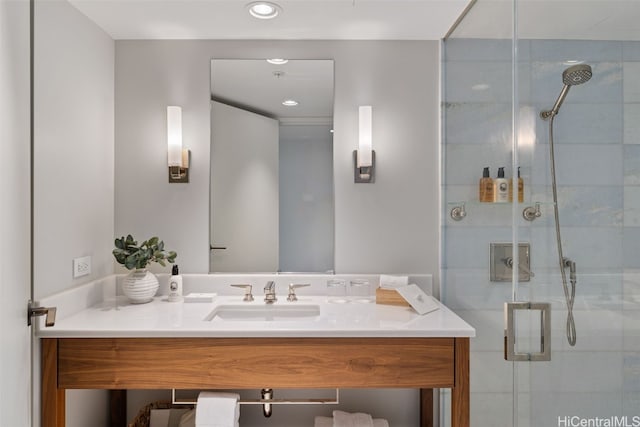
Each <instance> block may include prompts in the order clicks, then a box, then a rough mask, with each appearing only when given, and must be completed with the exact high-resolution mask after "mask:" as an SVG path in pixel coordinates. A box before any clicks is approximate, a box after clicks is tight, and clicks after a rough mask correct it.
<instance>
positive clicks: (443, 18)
mask: <svg viewBox="0 0 640 427" xmlns="http://www.w3.org/2000/svg"><path fill="white" fill-rule="evenodd" d="M69 1H70V2H71V4H73V5H74V6H75V7H76V8H77V9H79V10H80V11H81V12H82V13H84V14H85V15H86V16H87V17H89V18H90V19H91V20H93V21H94V22H95V23H96V24H98V25H99V26H100V27H101V28H103V29H104V30H105V31H106V32H107V33H108V34H109V35H110V36H111V37H112V38H113V39H116V40H120V39H223V40H224V39H226V40H243V39H244V40H252V39H272V40H275V39H279V40H291V39H296V40H337V39H346V40H348V39H351V40H383V39H388V40H439V39H441V38H443V37H444V36H445V35H446V34H447V32H448V31H449V29H450V28H451V27H452V25H453V24H454V22H455V21H456V20H457V19H458V17H459V16H460V15H461V14H462V13H463V11H464V9H465V8H466V7H467V5H468V4H469V3H470V2H471V0H272V1H274V2H275V3H277V4H279V5H280V6H281V7H282V9H283V12H282V13H281V15H280V16H278V17H277V18H276V19H273V20H260V19H255V18H252V17H251V16H250V15H249V14H248V12H247V8H246V5H247V3H249V2H251V1H252V0H69ZM512 3H513V0H478V1H477V3H476V4H475V6H474V7H473V8H471V11H470V13H469V14H468V15H467V17H466V18H465V19H464V21H463V22H462V24H461V25H460V26H459V27H458V28H457V30H456V31H455V32H454V33H453V35H452V36H453V37H471V38H510V37H511V34H512V32H513V27H512V24H511V15H512V9H513V7H512ZM517 8H518V36H519V37H521V38H532V39H591V40H640V25H638V20H639V19H640V0H518V2H517Z"/></svg>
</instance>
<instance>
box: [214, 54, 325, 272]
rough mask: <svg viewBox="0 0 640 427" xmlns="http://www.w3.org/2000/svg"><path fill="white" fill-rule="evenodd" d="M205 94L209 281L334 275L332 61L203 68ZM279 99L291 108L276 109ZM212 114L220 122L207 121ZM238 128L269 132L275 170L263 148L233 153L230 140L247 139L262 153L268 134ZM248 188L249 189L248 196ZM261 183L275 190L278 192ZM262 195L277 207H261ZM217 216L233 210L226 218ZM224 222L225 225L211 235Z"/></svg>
mask: <svg viewBox="0 0 640 427" xmlns="http://www.w3.org/2000/svg"><path fill="white" fill-rule="evenodd" d="M210 84H211V87H210V95H211V101H212V102H211V140H210V142H211V159H210V167H211V170H210V191H209V200H210V205H209V209H210V215H209V218H210V221H209V227H210V230H209V236H210V247H211V250H210V257H209V271H210V272H211V273H270V272H271V273H273V272H298V273H333V269H334V222H335V221H334V183H333V110H334V99H335V97H334V61H333V60H331V59H329V60H327V59H323V60H315V59H290V60H289V61H288V62H287V63H285V64H272V63H269V62H268V61H267V60H266V59H212V60H211V80H210ZM287 99H293V100H296V101H297V102H298V105H297V106H295V107H288V106H285V105H283V101H284V100H287ZM216 109H221V110H223V111H224V112H225V113H224V114H221V113H218V116H216V117H214V110H216ZM240 117H244V119H240ZM242 120H250V121H252V122H253V123H263V122H267V123H268V122H269V120H275V121H276V123H278V126H277V128H278V129H277V134H278V136H277V139H278V143H277V144H276V146H277V148H275V150H277V153H276V154H277V160H276V161H275V163H276V164H275V166H274V165H273V163H274V155H276V154H274V153H273V152H271V153H269V154H268V150H265V149H264V146H262V145H260V146H259V147H260V148H258V149H255V148H254V149H252V150H251V151H249V152H247V151H245V152H243V151H242V148H241V147H239V144H238V142H237V140H238V139H242V138H249V137H247V136H246V135H247V134H248V135H252V136H250V138H254V139H259V140H262V141H263V144H266V145H268V144H267V143H266V142H264V141H266V140H267V138H266V134H267V133H271V131H269V132H266V131H265V132H262V131H257V129H247V127H254V126H261V125H250V126H247V125H243V124H241V123H242ZM214 122H215V123H216V126H214ZM234 126H235V127H234ZM267 128H268V125H267ZM252 131H253V132H252ZM256 134H257V135H256ZM222 135H227V136H225V137H224V138H222ZM228 135H231V136H232V137H228ZM241 135H243V136H241ZM222 139H224V141H223V142H226V143H227V144H222V143H221V142H220V141H221V140H222ZM233 139H235V140H236V142H235V143H232V142H231V141H232V140H233ZM216 140H217V141H218V142H217V143H216V142H215V141H216ZM254 143H256V141H254ZM254 147H255V146H254ZM229 149H231V150H233V151H234V152H235V155H236V156H238V158H239V159H240V160H239V161H238V162H237V164H235V165H234V164H231V163H229V162H226V161H223V160H222V159H226V156H227V154H225V157H223V156H222V155H221V154H222V153H227V152H228V151H225V150H229ZM257 152H261V153H262V154H260V155H258V153H257ZM260 156H266V157H262V158H261V157H260ZM265 159H269V160H265ZM266 165H270V166H269V167H267V166H266ZM219 175H222V176H223V177H224V179H221V178H219ZM229 176H234V177H235V178H233V179H228V177H229ZM274 176H275V177H277V179H274ZM251 179H255V180H258V181H253V182H254V183H257V184H255V186H254V185H253V184H252V183H251V182H250V180H251ZM269 181H277V188H276V185H274V184H273V182H269ZM265 183H266V184H268V185H266V186H265ZM258 186H260V187H262V188H263V189H262V190H260V191H258V192H257V193H256V194H254V195H250V196H249V195H248V196H247V198H248V200H242V197H240V196H244V195H245V194H248V193H249V191H247V189H251V188H254V187H258ZM254 189H255V188H254ZM267 193H269V194H272V195H273V194H276V193H277V195H278V196H277V197H276V196H275V195H274V196H272V197H276V198H277V199H278V202H277V203H273V202H272V201H269V200H266V199H265V197H266V194H267ZM220 199H222V200H223V201H219V200H220ZM245 199H246V198H245ZM260 199H262V201H261V200H260ZM222 206H225V207H226V206H235V208H233V209H231V210H232V211H233V213H232V212H229V210H228V209H226V210H225V209H223V208H222ZM274 217H275V218H276V219H274ZM224 218H227V219H230V218H231V219H233V221H231V223H229V222H225V223H224V225H220V224H219V220H223V219H224ZM241 221H244V222H241ZM214 223H216V226H214ZM247 223H251V224H252V226H253V229H252V230H250V228H251V227H249V226H247ZM276 230H277V233H275V237H273V236H274V231H276ZM260 236H261V237H260ZM274 239H275V240H274ZM222 248H224V249H222Z"/></svg>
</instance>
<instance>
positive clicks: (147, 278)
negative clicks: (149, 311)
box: [113, 234, 178, 304]
mask: <svg viewBox="0 0 640 427" xmlns="http://www.w3.org/2000/svg"><path fill="white" fill-rule="evenodd" d="M113 256H114V258H115V259H116V261H117V262H118V264H121V265H123V266H124V267H125V268H126V269H127V270H131V272H130V273H129V274H128V275H127V276H126V277H125V278H124V279H123V281H122V292H123V293H124V294H125V295H126V296H127V298H129V301H131V302H132V303H134V304H144V303H147V302H150V301H151V300H152V299H153V296H154V295H155V294H156V292H157V291H158V287H159V284H158V278H157V277H156V276H155V275H154V274H153V273H151V272H150V271H148V270H147V265H149V264H150V263H152V262H157V263H158V264H160V265H162V266H163V267H164V266H165V265H166V262H169V263H173V262H174V261H175V259H176V257H177V256H178V255H177V254H176V253H175V252H174V251H167V250H165V248H164V242H163V241H162V240H160V239H159V238H157V237H151V238H150V239H148V240H145V241H144V242H142V243H140V244H138V241H137V240H135V239H134V238H133V236H131V235H130V234H129V235H128V236H127V237H124V236H123V237H120V238H119V239H115V249H114V250H113Z"/></svg>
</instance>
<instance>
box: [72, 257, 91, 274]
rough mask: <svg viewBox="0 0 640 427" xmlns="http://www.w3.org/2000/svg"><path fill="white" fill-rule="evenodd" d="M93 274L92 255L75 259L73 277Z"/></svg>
mask: <svg viewBox="0 0 640 427" xmlns="http://www.w3.org/2000/svg"><path fill="white" fill-rule="evenodd" d="M88 274H91V256H85V257H81V258H74V259H73V278H74V279H75V278H77V277H82V276H86V275H88Z"/></svg>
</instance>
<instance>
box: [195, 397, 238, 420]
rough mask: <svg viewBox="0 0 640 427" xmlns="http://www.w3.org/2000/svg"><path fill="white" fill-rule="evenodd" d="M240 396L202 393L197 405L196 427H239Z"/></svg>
mask: <svg viewBox="0 0 640 427" xmlns="http://www.w3.org/2000/svg"><path fill="white" fill-rule="evenodd" d="M239 400H240V396H239V395H238V394H236V393H214V392H209V391H203V392H200V394H199V395H198V404H197V405H196V427H237V426H238V425H239V420H240V404H239Z"/></svg>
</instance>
